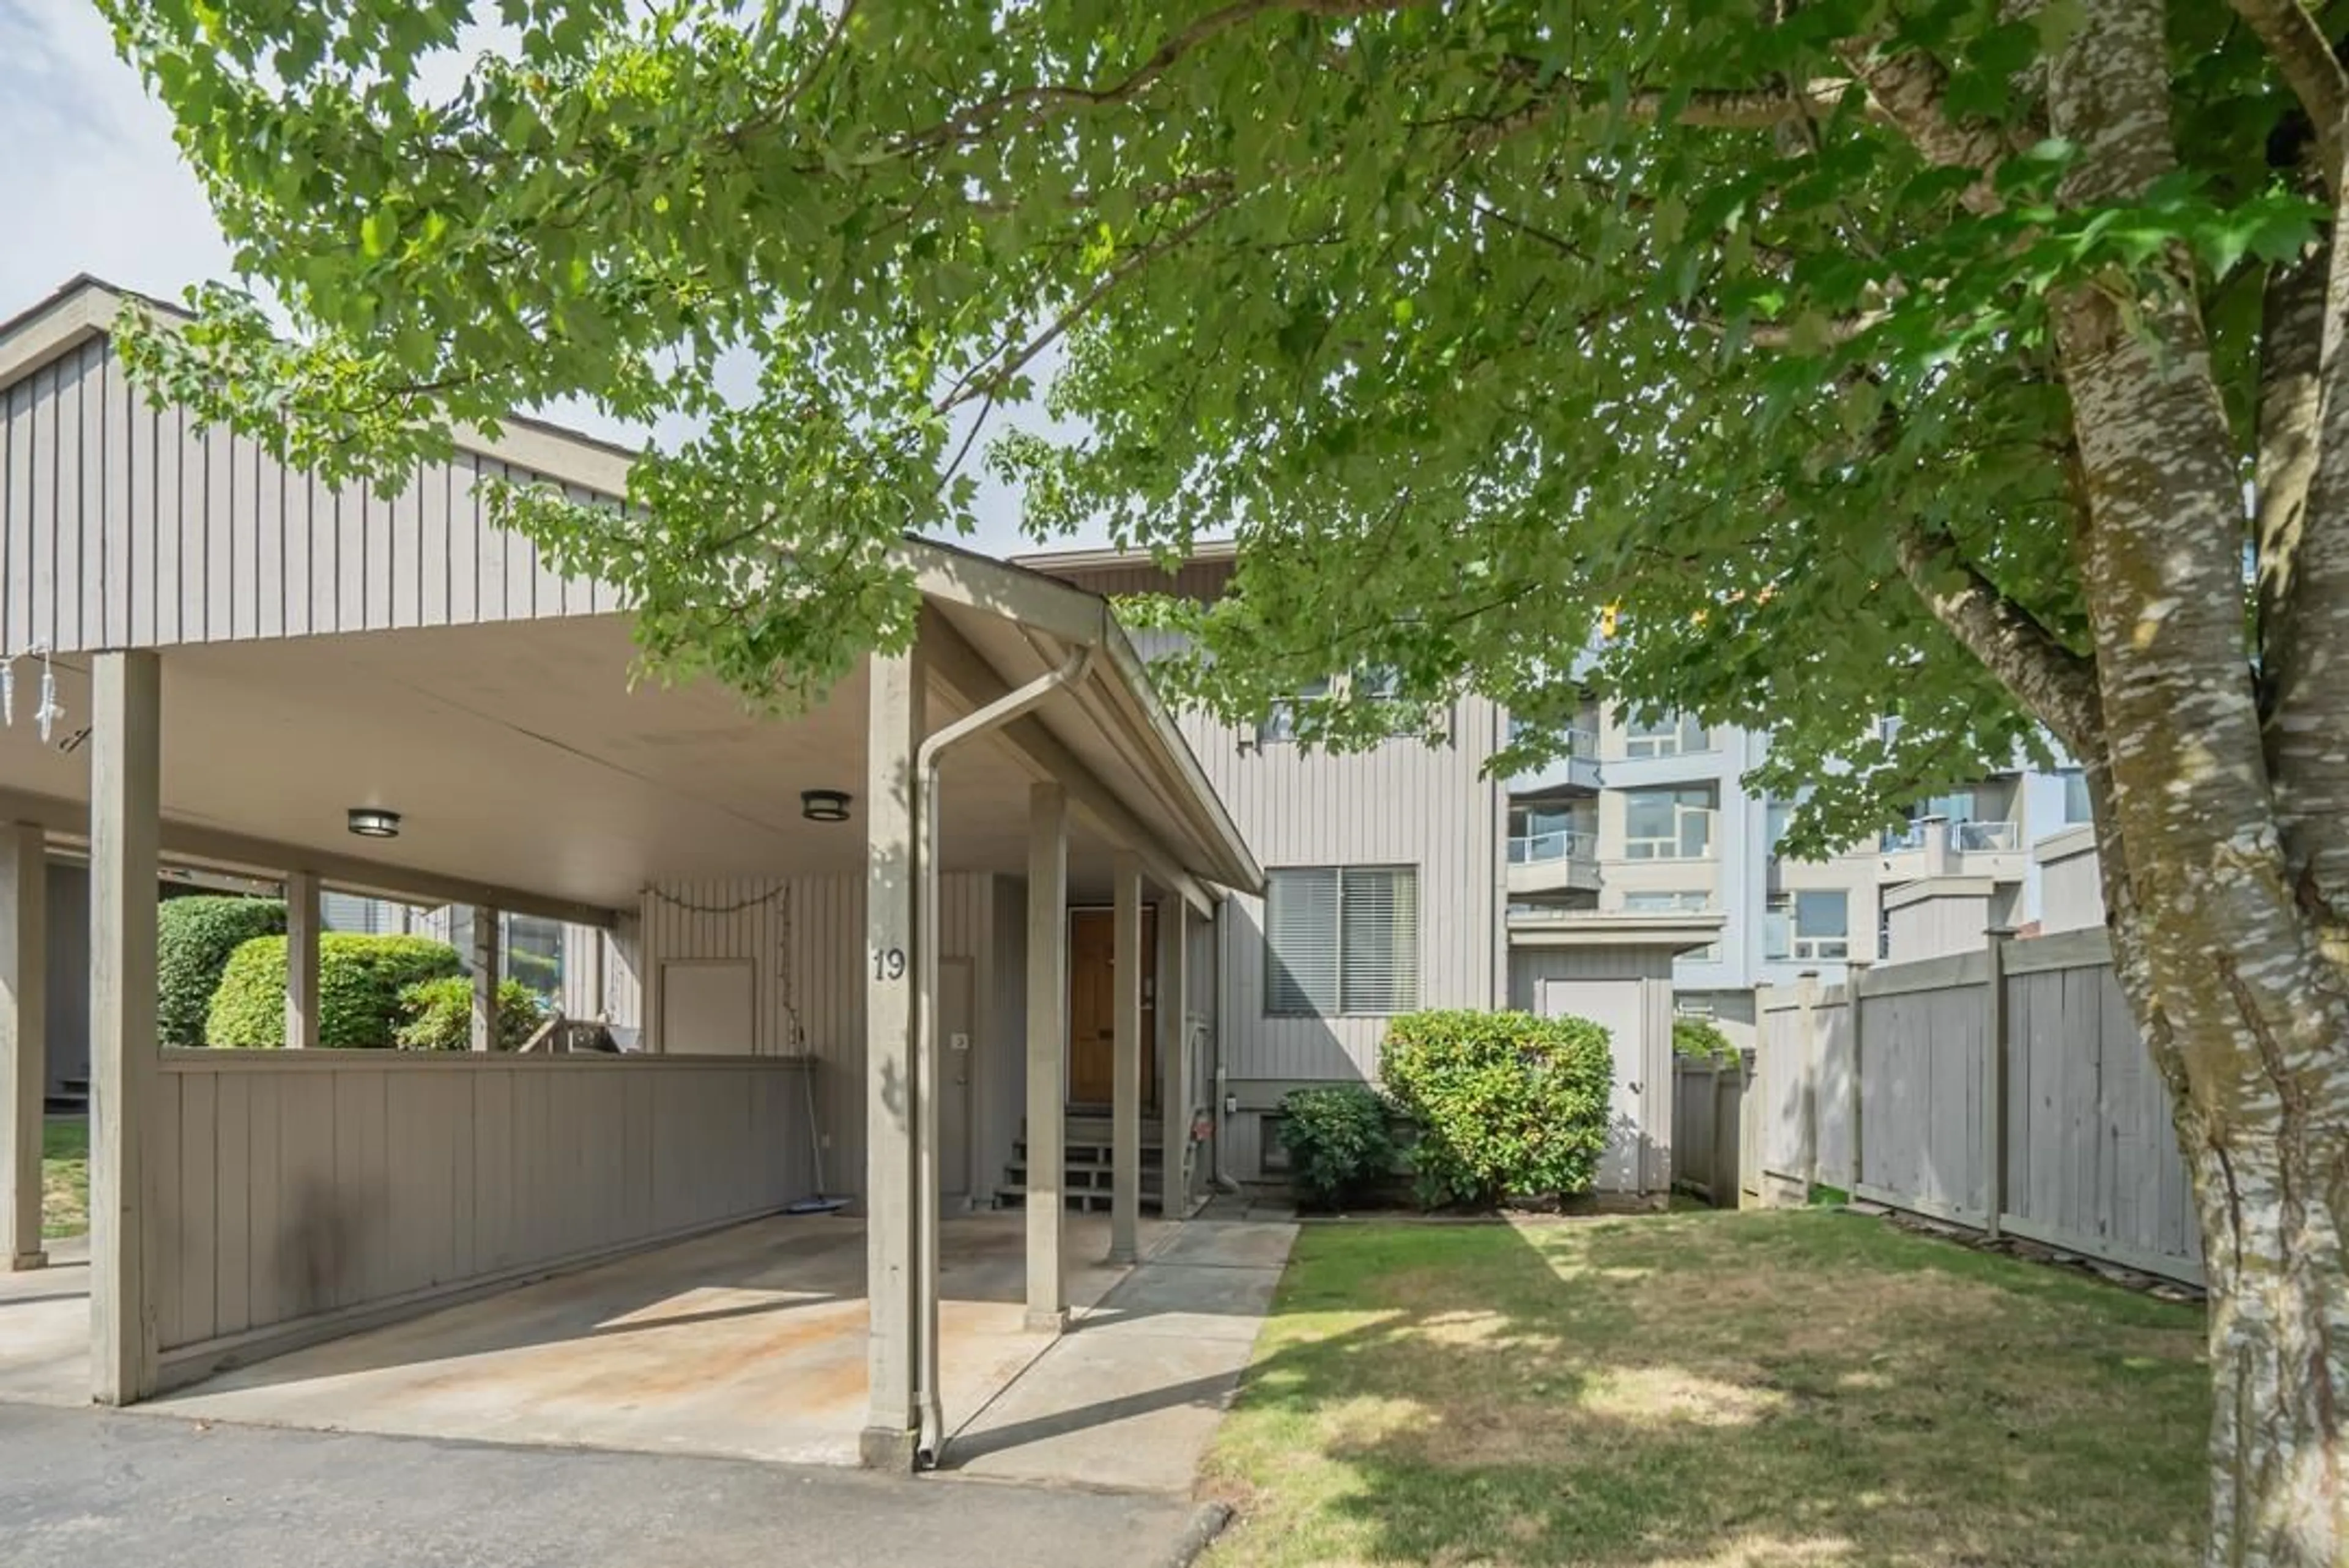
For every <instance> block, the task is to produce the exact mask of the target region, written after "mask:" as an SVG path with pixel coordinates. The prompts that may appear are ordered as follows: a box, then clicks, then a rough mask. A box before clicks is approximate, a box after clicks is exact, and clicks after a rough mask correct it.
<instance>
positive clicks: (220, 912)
mask: <svg viewBox="0 0 2349 1568" xmlns="http://www.w3.org/2000/svg"><path fill="white" fill-rule="evenodd" d="M284 934H285V900H283V899H274V898H239V897H237V896H235V895H234V894H227V893H191V894H189V895H188V896H186V897H183V898H167V899H165V900H164V901H163V902H162V903H161V905H160V907H159V908H158V909H157V910H156V912H155V974H156V978H157V980H158V982H159V984H158V985H157V987H156V996H155V1030H156V1034H157V1036H158V1037H160V1039H161V1040H162V1042H163V1044H165V1045H167V1046H201V1045H202V1044H203V1043H204V1018H205V1015H206V1014H207V1013H208V1012H209V1011H210V1010H211V1008H212V993H213V992H214V991H217V990H219V989H220V983H221V974H222V971H223V970H225V969H226V968H227V967H228V961H229V956H230V954H233V953H234V952H235V951H236V950H237V949H238V948H240V947H242V946H243V945H244V944H246V943H248V942H250V941H252V940H253V939H254V937H256V936H283V935H284Z"/></svg>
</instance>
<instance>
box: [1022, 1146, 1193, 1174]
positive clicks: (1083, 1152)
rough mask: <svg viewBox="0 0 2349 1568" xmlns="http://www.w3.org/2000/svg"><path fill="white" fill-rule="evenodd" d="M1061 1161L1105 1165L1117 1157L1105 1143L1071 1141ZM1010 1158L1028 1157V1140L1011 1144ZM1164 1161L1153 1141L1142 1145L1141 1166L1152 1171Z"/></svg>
mask: <svg viewBox="0 0 2349 1568" xmlns="http://www.w3.org/2000/svg"><path fill="white" fill-rule="evenodd" d="M1116 1157H1117V1151H1116V1150H1115V1149H1113V1148H1112V1146H1111V1145H1109V1144H1106V1143H1071V1144H1070V1145H1069V1146H1068V1147H1066V1148H1065V1149H1063V1150H1061V1161H1062V1163H1064V1164H1067V1165H1072V1166H1073V1165H1107V1164H1109V1163H1110V1162H1111V1161H1112V1160H1114V1159H1115V1158H1116ZM1011 1158H1013V1159H1014V1160H1025V1159H1027V1158H1028V1140H1026V1139H1024V1138H1022V1139H1019V1140H1015V1141H1014V1142H1013V1143H1012V1145H1011ZM1163 1163H1164V1151H1163V1150H1161V1149H1160V1148H1159V1146H1158V1145H1156V1144H1154V1143H1145V1144H1143V1146H1142V1168H1143V1170H1144V1171H1154V1170H1156V1169H1157V1168H1158V1167H1159V1166H1160V1165H1161V1164H1163Z"/></svg>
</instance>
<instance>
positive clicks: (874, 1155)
mask: <svg viewBox="0 0 2349 1568" xmlns="http://www.w3.org/2000/svg"><path fill="white" fill-rule="evenodd" d="M871 670H872V679H871V686H870V696H869V699H868V707H867V711H868V717H867V720H866V724H867V729H866V734H865V775H864V823H865V826H864V834H865V861H864V941H865V954H864V1148H865V1178H864V1212H865V1221H864V1272H865V1287H866V1308H867V1312H868V1315H869V1325H868V1332H867V1335H866V1339H865V1374H866V1380H867V1387H868V1389H869V1393H870V1405H869V1409H868V1412H867V1414H866V1416H865V1420H864V1431H863V1433H862V1434H861V1436H860V1438H859V1439H858V1443H857V1450H858V1455H859V1457H860V1458H861V1459H862V1460H863V1461H864V1464H865V1465H866V1466H867V1467H868V1468H872V1469H876V1470H908V1471H909V1470H912V1469H913V1468H914V1462H915V1456H916V1450H917V1447H918V1441H919V1435H920V1434H919V1426H920V1419H921V1417H920V1411H919V1409H918V1408H917V1407H916V1398H917V1395H918V1390H916V1387H915V1386H914V1384H915V1376H914V1367H915V1359H916V1355H917V1353H918V1347H917V1346H916V1345H915V1343H914V1336H915V1333H916V1320H917V1318H918V1317H919V1316H920V1311H919V1305H918V1303H917V1302H916V1295H918V1294H919V1291H920V1288H921V1282H920V1281H919V1279H918V1278H917V1277H916V1266H915V1256H914V1253H915V1236H916V1230H917V1228H918V1225H919V1221H920V1215H919V1212H918V1211H917V1210H916V1204H917V1203H919V1202H925V1201H930V1202H935V1197H930V1198H928V1199H926V1198H925V1196H924V1195H923V1194H921V1193H918V1192H916V1191H915V1186H916V1183H915V1180H914V1172H915V1167H916V1161H917V1159H918V1151H917V1150H916V1148H915V1137H914V1123H915V1119H916V1108H915V1104H914V1097H915V1094H916V1084H915V1078H914V1074H915V1040H914V1030H915V1025H916V1013H915V1009H916V1006H918V1002H917V999H916V995H915V992H916V975H917V974H918V973H919V969H918V966H917V965H916V953H915V951H914V944H915V931H916V913H917V912H916V909H915V890H916V887H917V885H918V883H919V877H918V875H917V873H916V868H915V865H914V836H915V833H914V813H915V811H916V810H917V809H918V806H919V802H917V801H916V799H915V794H916V790H915V785H914V754H915V751H916V748H918V747H919V746H920V744H921V739H922V671H921V666H920V664H919V662H918V660H917V659H916V655H914V653H912V652H911V651H908V652H906V653H903V654H894V655H893V654H874V655H873V657H872V660H871Z"/></svg>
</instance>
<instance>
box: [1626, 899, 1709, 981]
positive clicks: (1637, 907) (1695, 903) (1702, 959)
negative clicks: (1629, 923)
mask: <svg viewBox="0 0 2349 1568" xmlns="http://www.w3.org/2000/svg"><path fill="white" fill-rule="evenodd" d="M1712 907H1713V896H1712V895H1711V894H1710V893H1707V892H1702V891H1701V890H1691V891H1687V892H1655V891H1652V890H1643V891H1641V892H1627V893H1625V894H1624V895H1623V913H1625V914H1703V913H1706V912H1707V911H1708V910H1710V909H1711V908H1712ZM1681 957H1682V960H1683V961H1685V962H1687V963H1690V964H1713V963H1717V962H1719V960H1720V958H1721V944H1720V943H1718V942H1708V943H1706V944H1704V945H1703V946H1702V947H1699V948H1695V949H1692V951H1690V952H1687V953H1683V954H1681Z"/></svg>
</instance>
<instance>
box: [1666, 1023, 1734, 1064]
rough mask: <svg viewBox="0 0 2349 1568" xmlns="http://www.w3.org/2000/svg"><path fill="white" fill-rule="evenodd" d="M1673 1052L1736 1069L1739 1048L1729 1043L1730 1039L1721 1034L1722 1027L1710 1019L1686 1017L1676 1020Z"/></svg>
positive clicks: (1673, 1033) (1673, 1030) (1673, 1024)
mask: <svg viewBox="0 0 2349 1568" xmlns="http://www.w3.org/2000/svg"><path fill="white" fill-rule="evenodd" d="M1672 1052H1673V1054H1674V1055H1676V1056H1683V1057H1692V1058H1694V1059H1695V1060H1697V1061H1701V1062H1720V1063H1722V1064H1723V1066H1726V1067H1735V1066H1736V1065H1737V1062H1738V1050H1737V1047H1735V1046H1733V1045H1731V1044H1730V1043H1729V1037H1728V1036H1727V1035H1724V1034H1723V1033H1722V1032H1721V1026H1720V1025H1718V1024H1716V1023H1714V1022H1713V1020H1712V1019H1710V1018H1694V1017H1689V1016H1681V1017H1677V1018H1674V1019H1673V1020H1672Z"/></svg>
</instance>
